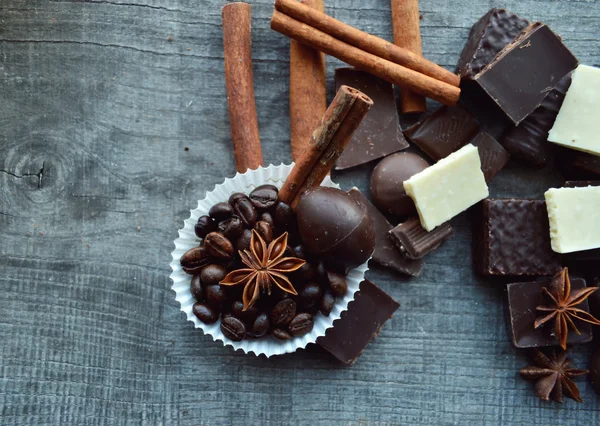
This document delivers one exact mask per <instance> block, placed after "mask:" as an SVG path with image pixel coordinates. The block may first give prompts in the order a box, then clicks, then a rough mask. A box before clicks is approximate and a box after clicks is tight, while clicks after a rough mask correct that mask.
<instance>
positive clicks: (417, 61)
mask: <svg viewBox="0 0 600 426" xmlns="http://www.w3.org/2000/svg"><path fill="white" fill-rule="evenodd" d="M275 10H277V11H279V12H281V13H283V14H285V15H287V16H289V17H290V18H293V19H295V20H296V21H299V22H302V23H303V24H306V25H308V26H310V27H312V28H314V29H316V30H319V31H321V32H323V33H326V34H327V35H329V36H331V37H333V38H336V39H338V40H339V41H342V42H344V43H347V44H349V45H351V46H354V47H357V48H359V49H361V50H364V51H365V52H368V53H371V54H373V55H375V56H378V57H380V58H382V59H385V60H387V61H390V62H394V63H396V64H398V65H402V66H403V67H406V68H410V69H411V70H414V71H418V72H419V73H421V74H425V75H427V76H429V77H433V78H434V79H436V80H440V81H443V82H445V83H448V84H450V85H452V86H456V87H458V85H459V83H460V77H459V76H458V75H456V74H454V73H452V72H450V71H448V70H447V69H445V68H442V67H440V66H439V65H437V64H435V63H433V62H431V61H428V60H427V59H425V58H423V57H422V56H420V55H417V54H415V53H413V52H411V51H410V50H408V49H404V48H402V47H399V46H396V45H394V44H392V43H390V42H388V41H387V40H384V39H382V38H379V37H375V36H374V35H371V34H368V33H366V32H364V31H360V30H359V29H356V28H354V27H352V26H350V25H348V24H345V23H343V22H341V21H338V20H337V19H334V18H332V17H331V16H328V15H326V14H325V13H321V12H319V11H318V10H315V9H312V8H310V7H307V6H306V5H304V4H302V3H299V2H297V1H296V0H275ZM332 56H333V55H332Z"/></svg>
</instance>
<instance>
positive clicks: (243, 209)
mask: <svg viewBox="0 0 600 426" xmlns="http://www.w3.org/2000/svg"><path fill="white" fill-rule="evenodd" d="M233 212H234V214H235V215H236V216H238V217H239V218H240V219H241V220H242V222H244V225H245V226H246V227H247V228H253V227H254V225H256V219H257V218H258V213H256V209H255V208H254V205H253V204H252V201H250V199H249V198H247V197H246V198H241V197H240V198H238V199H237V200H236V201H235V204H233Z"/></svg>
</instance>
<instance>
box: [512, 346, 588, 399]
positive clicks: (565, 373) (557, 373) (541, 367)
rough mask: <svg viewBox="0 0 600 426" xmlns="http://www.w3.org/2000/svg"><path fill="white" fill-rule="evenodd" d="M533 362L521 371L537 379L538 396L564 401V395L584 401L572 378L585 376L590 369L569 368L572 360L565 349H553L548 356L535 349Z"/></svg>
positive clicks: (531, 378) (536, 391) (536, 390)
mask: <svg viewBox="0 0 600 426" xmlns="http://www.w3.org/2000/svg"><path fill="white" fill-rule="evenodd" d="M533 362H534V364H535V365H533V366H529V367H525V368H522V369H521V371H520V373H521V376H523V377H524V378H525V379H527V380H535V393H536V395H537V396H539V397H540V398H541V399H543V400H544V401H548V400H549V399H550V397H552V399H553V400H555V401H556V402H560V403H562V402H563V395H564V396H567V397H569V398H571V399H574V400H575V401H577V402H583V399H581V396H580V395H579V389H577V385H576V384H575V383H574V382H573V380H571V378H572V377H576V376H583V375H584V374H587V373H589V371H587V370H579V369H577V368H569V365H570V364H571V360H570V359H567V353H566V352H565V351H562V350H559V351H558V352H557V351H552V352H551V353H550V355H549V356H546V355H544V353H542V352H541V351H540V350H538V349H535V352H534V355H533Z"/></svg>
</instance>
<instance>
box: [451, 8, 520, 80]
mask: <svg viewBox="0 0 600 426" xmlns="http://www.w3.org/2000/svg"><path fill="white" fill-rule="evenodd" d="M528 25H529V22H528V21H527V20H526V19H523V18H521V17H520V16H518V15H515V14H514V13H511V12H508V11H507V10H505V9H491V10H490V11H489V12H488V13H486V14H485V15H483V16H482V17H481V18H480V19H479V21H477V22H476V23H475V24H474V25H473V27H471V32H470V33H469V39H468V40H467V44H466V45H465V47H464V48H463V51H462V53H461V54H460V59H459V60H458V65H457V66H456V73H457V74H458V75H460V76H461V77H462V78H473V76H475V74H477V73H478V72H479V71H481V70H482V69H483V68H484V67H485V66H486V65H487V64H489V63H490V62H491V61H492V59H494V57H495V56H496V54H498V52H500V51H501V50H502V49H503V48H504V46H506V45H507V44H508V43H510V42H511V41H513V40H514V39H515V38H516V37H517V36H518V35H519V33H520V32H521V31H522V30H524V29H525V28H526V27H527V26H528Z"/></svg>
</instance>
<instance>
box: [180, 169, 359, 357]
mask: <svg viewBox="0 0 600 426" xmlns="http://www.w3.org/2000/svg"><path fill="white" fill-rule="evenodd" d="M292 168H293V164H291V165H285V164H281V165H279V166H274V165H270V166H269V167H266V168H265V167H260V168H258V169H257V170H249V171H247V172H246V173H243V174H240V173H238V174H236V175H235V176H234V177H233V178H232V179H230V178H227V179H225V182H223V183H222V184H219V185H216V186H215V189H213V190H212V191H210V192H209V193H207V194H206V197H204V198H203V199H202V200H200V201H198V207H196V208H195V209H194V210H191V212H190V217H189V218H188V219H186V220H185V221H184V226H183V228H182V229H180V230H179V238H177V239H176V240H175V241H174V243H175V250H174V251H173V253H172V261H171V269H172V270H173V272H172V273H171V280H173V287H172V288H173V290H174V291H175V299H176V300H177V301H178V302H179V303H180V305H181V310H182V311H183V312H184V313H185V315H186V317H187V319H188V320H189V321H191V322H193V323H194V326H195V327H196V328H200V329H202V331H203V332H204V333H205V334H208V335H210V336H211V337H212V338H213V340H215V341H216V340H220V341H221V342H223V344H224V345H225V346H231V347H233V348H234V349H235V350H238V349H241V350H242V351H244V352H245V353H247V354H249V353H251V352H252V353H254V354H255V355H256V356H258V355H265V356H266V357H267V358H268V357H271V356H273V355H281V354H285V353H290V352H294V351H296V350H297V349H302V348H305V347H306V345H308V344H309V343H314V342H315V341H316V340H317V338H318V337H320V336H324V335H325V331H326V330H327V329H328V328H330V327H333V322H334V321H335V320H337V319H339V318H340V314H341V313H342V312H344V311H345V310H346V309H347V308H348V304H349V303H350V302H351V301H352V300H353V299H354V294H355V293H356V292H357V291H358V288H359V285H360V283H361V281H362V280H363V279H364V276H365V273H366V271H367V269H368V267H367V263H368V261H367V262H365V263H364V264H362V265H361V266H359V267H358V268H355V269H352V270H351V271H350V272H349V273H348V276H347V277H346V281H347V283H348V292H347V293H346V295H345V296H344V297H343V298H338V299H337V300H336V303H335V306H334V307H333V310H332V311H331V313H330V314H329V316H328V317H326V316H324V315H323V314H321V313H320V312H319V313H317V314H316V315H315V318H314V320H315V324H314V327H313V330H312V332H310V333H308V334H306V335H304V336H298V337H294V338H292V339H290V340H286V341H280V340H277V339H275V338H274V337H272V336H265V337H262V338H259V339H244V340H242V341H241V342H234V341H232V340H230V339H228V338H227V337H225V335H223V333H222V332H221V328H220V324H221V321H220V320H219V321H217V322H216V323H214V324H204V323H203V322H201V321H200V320H199V319H198V318H196V316H195V315H194V314H193V312H192V307H193V306H194V303H195V300H194V297H193V296H192V293H191V292H190V282H191V278H192V277H191V276H190V275H188V274H186V273H185V272H183V269H181V265H180V264H179V259H180V258H181V256H182V255H183V254H184V253H185V252H186V251H187V250H189V249H191V248H193V247H196V246H198V244H200V239H199V238H198V237H197V236H196V234H195V233H194V225H195V224H196V222H197V220H198V218H199V217H200V216H202V215H206V214H208V211H209V210H210V208H211V207H212V206H213V205H215V204H216V203H219V202H222V201H227V200H228V199H229V196H230V195H231V194H233V193H234V192H243V193H246V194H248V193H250V192H251V191H252V190H253V189H254V188H256V187H257V186H259V185H263V184H267V183H268V184H271V185H275V186H277V187H278V188H281V186H282V185H283V183H284V182H285V179H286V178H287V176H288V174H289V173H290V172H291V171H292ZM321 185H322V186H329V187H332V188H339V185H337V184H335V183H333V182H332V181H331V179H330V178H329V176H328V177H326V178H325V180H324V181H323V183H322V184H321Z"/></svg>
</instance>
